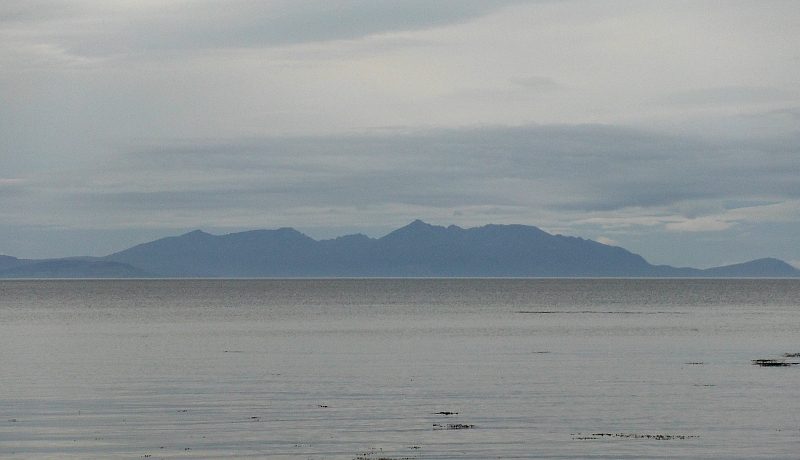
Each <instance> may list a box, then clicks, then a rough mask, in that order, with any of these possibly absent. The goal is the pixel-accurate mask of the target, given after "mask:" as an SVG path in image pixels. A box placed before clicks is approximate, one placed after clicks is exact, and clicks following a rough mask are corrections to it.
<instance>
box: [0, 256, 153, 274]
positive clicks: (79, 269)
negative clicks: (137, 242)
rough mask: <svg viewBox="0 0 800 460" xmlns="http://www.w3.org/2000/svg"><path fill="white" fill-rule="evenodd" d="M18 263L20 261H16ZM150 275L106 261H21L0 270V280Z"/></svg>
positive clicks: (134, 268)
mask: <svg viewBox="0 0 800 460" xmlns="http://www.w3.org/2000/svg"><path fill="white" fill-rule="evenodd" d="M17 260H18V261H19V260H20V259H17ZM149 277H153V275H152V274H150V273H147V272H146V271H144V270H142V269H140V268H136V267H133V266H131V265H128V264H124V263H119V262H111V261H106V260H85V259H50V260H42V261H30V260H28V261H21V262H20V263H17V264H14V265H13V266H11V267H6V268H3V269H0V278H149Z"/></svg>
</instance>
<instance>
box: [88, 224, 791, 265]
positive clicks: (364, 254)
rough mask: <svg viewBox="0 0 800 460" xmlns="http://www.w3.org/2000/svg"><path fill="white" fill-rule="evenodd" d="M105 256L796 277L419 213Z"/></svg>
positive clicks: (179, 240)
mask: <svg viewBox="0 0 800 460" xmlns="http://www.w3.org/2000/svg"><path fill="white" fill-rule="evenodd" d="M103 260H105V261H111V262H118V263H124V264H128V265H130V266H132V267H136V268H139V269H141V270H143V271H145V272H148V273H152V274H154V275H156V276H163V277H232V278H239V277H800V270H797V269H795V268H794V267H792V266H790V265H789V264H786V263H785V262H782V261H779V260H777V259H761V260H757V261H752V262H748V263H745V264H737V265H731V266H727V267H718V268H713V269H708V270H700V269H695V268H675V267H670V266H665V265H659V266H656V265H651V264H649V263H648V262H647V261H646V260H645V259H644V258H643V257H641V256H639V255H637V254H634V253H631V252H630V251H627V250H625V249H623V248H620V247H616V246H609V245H605V244H601V243H598V242H596V241H592V240H585V239H583V238H575V237H568V236H562V235H551V234H549V233H547V232H544V231H542V230H540V229H539V228H536V227H532V226H526V225H486V226H484V227H476V228H470V229H463V228H460V227H457V226H455V225H451V226H449V227H441V226H435V225H430V224H427V223H425V222H422V221H420V220H416V221H414V222H412V223H411V224H409V225H407V226H405V227H403V228H400V229H398V230H395V231H393V232H392V233H390V234H388V235H386V236H384V237H382V238H377V239H373V238H369V237H367V236H364V235H360V234H359V235H348V236H343V237H339V238H335V239H329V240H321V241H316V240H314V239H312V238H310V237H308V236H306V235H304V234H302V233H300V232H298V231H297V230H294V229H291V228H280V229H277V230H255V231H249V232H241V233H231V234H228V235H220V236H215V235H210V234H208V233H204V232H202V231H200V230H196V231H194V232H191V233H187V234H185V235H181V236H176V237H169V238H163V239H160V240H156V241H152V242H150V243H145V244H140V245H138V246H135V247H132V248H130V249H127V250H125V251H122V252H118V253H115V254H112V255H110V256H107V257H104V258H103Z"/></svg>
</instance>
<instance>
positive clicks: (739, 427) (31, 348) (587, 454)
mask: <svg viewBox="0 0 800 460" xmlns="http://www.w3.org/2000/svg"><path fill="white" fill-rule="evenodd" d="M794 353H800V281H799V280H516V279H514V280H497V279H490V280H463V279H458V280H427V279H426V280H400V279H396V280H157V281H153V280H134V281H0V458H3V459H6V458H9V459H12V458H20V459H28V458H37V459H39V458H54V459H107V458H153V459H159V458H170V459H184V458H185V459H197V458H214V459H217V458H287V459H359V460H369V459H373V460H375V459H489V458H504V459H505V458H567V459H578V458H581V459H583V458H670V459H672V458H719V459H732V458H765V459H779V458H786V459H798V458H800V365H797V366H793V365H790V366H770V367H761V366H757V365H754V364H752V360H755V359H776V360H785V361H786V362H787V363H790V362H800V357H791V356H789V357H784V356H783V355H784V354H794Z"/></svg>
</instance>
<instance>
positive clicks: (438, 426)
mask: <svg viewBox="0 0 800 460" xmlns="http://www.w3.org/2000/svg"><path fill="white" fill-rule="evenodd" d="M468 428H475V425H467V424H464V423H448V424H446V425H441V424H439V423H434V424H433V429H434V430H466V429H468Z"/></svg>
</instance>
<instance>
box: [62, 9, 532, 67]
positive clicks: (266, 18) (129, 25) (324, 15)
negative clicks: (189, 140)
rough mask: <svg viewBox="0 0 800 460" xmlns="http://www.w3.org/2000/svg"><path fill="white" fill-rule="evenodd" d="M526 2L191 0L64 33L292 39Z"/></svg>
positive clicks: (75, 44)
mask: <svg viewBox="0 0 800 460" xmlns="http://www.w3.org/2000/svg"><path fill="white" fill-rule="evenodd" d="M526 1H535V0H500V1H492V2H486V1H483V0H405V1H389V0H383V1H375V0H347V1H339V2H327V1H318V0H305V1H295V2H274V1H273V2H265V1H263V0H260V1H255V0H248V1H227V2H192V3H187V4H186V5H185V6H184V7H183V8H180V9H172V10H167V9H165V10H164V11H156V10H153V11H150V12H145V13H140V14H139V15H138V16H132V17H129V18H119V17H109V18H106V22H107V25H108V27H107V28H106V30H104V31H100V32H97V31H89V32H86V33H81V34H80V35H81V36H77V37H76V34H71V35H72V36H71V37H68V38H65V39H66V40H75V41H72V42H71V45H69V46H70V47H71V48H72V50H73V52H76V53H78V54H84V55H106V54H115V53H124V52H139V51H170V50H189V49H207V48H248V47H259V46H273V45H292V44H300V43H311V42H326V41H332V40H352V39H358V38H362V37H365V36H369V35H374V34H383V33H388V32H398V31H406V30H421V29H427V28H432V27H439V26H446V25H450V24H457V23H461V22H465V21H468V20H471V19H474V18H477V17H480V16H483V15H486V14H489V13H491V12H493V11H496V10H498V9H500V8H502V7H505V6H508V5H511V4H515V3H524V2H526Z"/></svg>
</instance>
